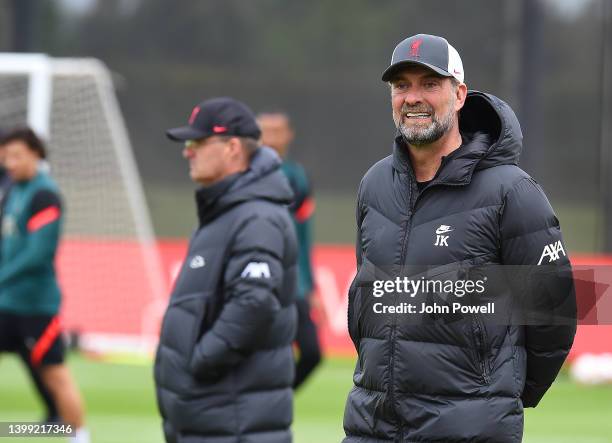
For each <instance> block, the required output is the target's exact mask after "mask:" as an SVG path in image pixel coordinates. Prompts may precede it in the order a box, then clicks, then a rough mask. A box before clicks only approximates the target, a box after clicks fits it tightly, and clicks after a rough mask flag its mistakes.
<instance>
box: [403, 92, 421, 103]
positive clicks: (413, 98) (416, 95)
mask: <svg viewBox="0 0 612 443" xmlns="http://www.w3.org/2000/svg"><path fill="white" fill-rule="evenodd" d="M422 101H423V95H422V94H421V91H419V90H418V89H416V88H411V89H410V90H409V91H406V94H405V95H404V103H406V104H407V105H409V106H414V105H417V104H419V103H421V102H422Z"/></svg>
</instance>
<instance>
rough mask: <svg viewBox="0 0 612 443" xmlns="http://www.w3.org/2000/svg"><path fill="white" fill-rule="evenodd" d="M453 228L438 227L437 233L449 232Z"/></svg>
mask: <svg viewBox="0 0 612 443" xmlns="http://www.w3.org/2000/svg"><path fill="white" fill-rule="evenodd" d="M451 231H452V229H447V228H438V229H436V234H445V233H447V232H451Z"/></svg>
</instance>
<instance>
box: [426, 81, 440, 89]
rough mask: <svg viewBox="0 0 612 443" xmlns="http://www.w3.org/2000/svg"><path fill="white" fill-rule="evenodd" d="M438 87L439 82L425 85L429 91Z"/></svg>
mask: <svg viewBox="0 0 612 443" xmlns="http://www.w3.org/2000/svg"><path fill="white" fill-rule="evenodd" d="M436 86H438V82H426V83H425V87H426V88H429V89H431V88H435V87H436Z"/></svg>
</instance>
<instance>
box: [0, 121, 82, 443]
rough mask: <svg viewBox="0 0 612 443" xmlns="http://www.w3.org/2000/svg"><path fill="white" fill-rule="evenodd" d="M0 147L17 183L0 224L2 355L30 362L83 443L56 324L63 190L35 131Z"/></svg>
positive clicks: (78, 403)
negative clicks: (51, 173)
mask: <svg viewBox="0 0 612 443" xmlns="http://www.w3.org/2000/svg"><path fill="white" fill-rule="evenodd" d="M0 144H2V145H3V146H4V149H5V150H6V153H5V156H6V158H5V167H6V169H7V171H8V173H9V174H10V176H11V179H12V181H13V185H12V187H11V190H10V192H9V194H8V196H7V197H6V201H5V202H4V205H3V207H4V211H3V216H2V245H1V246H2V247H1V250H2V254H1V257H0V351H11V352H18V353H19V354H20V355H21V354H25V355H27V357H28V359H29V362H30V364H31V366H32V367H33V368H34V370H35V371H37V372H38V374H39V375H40V378H41V380H42V382H43V384H44V385H45V387H46V388H47V389H48V390H49V392H50V393H51V395H52V396H53V399H54V400H55V402H56V404H57V408H58V411H59V415H60V417H61V418H62V420H63V421H64V423H67V424H70V425H72V426H73V427H74V429H75V430H76V435H75V436H74V437H71V441H73V442H75V443H86V442H89V433H88V431H87V430H86V429H85V428H84V410H83V404H82V400H81V397H80V394H79V391H78V389H77V387H76V384H75V382H74V379H73V378H72V375H71V373H70V371H69V369H68V367H67V366H66V365H65V364H64V352H65V350H64V344H63V342H62V337H61V329H60V321H59V317H58V312H59V308H60V298H61V296H60V289H59V287H58V284H57V279H56V275H55V264H54V261H55V255H56V252H57V247H58V244H59V240H60V235H61V225H62V204H61V201H60V197H59V189H58V188H57V185H56V184H55V182H54V181H53V179H52V178H51V177H50V176H49V174H48V173H46V172H44V171H43V170H42V169H41V168H40V163H41V162H42V161H43V160H44V159H45V158H46V150H45V147H44V144H43V143H42V141H41V140H40V139H39V138H38V137H37V136H36V134H34V132H33V131H32V130H31V129H28V128H23V129H15V130H13V131H11V132H9V133H8V134H6V135H5V136H4V137H3V139H2V141H0Z"/></svg>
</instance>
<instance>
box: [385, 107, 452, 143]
mask: <svg viewBox="0 0 612 443" xmlns="http://www.w3.org/2000/svg"><path fill="white" fill-rule="evenodd" d="M407 112H428V113H429V114H430V115H431V123H430V124H429V125H428V126H426V127H423V126H419V125H417V126H407V125H405V124H404V120H403V116H404V115H406V113H407ZM454 123H455V110H454V109H453V106H452V99H451V100H449V109H448V112H447V113H446V114H445V115H444V116H443V117H442V118H441V119H440V118H438V117H437V115H435V114H434V112H433V109H432V108H429V109H426V110H424V109H418V108H410V107H408V106H406V105H404V106H402V110H401V114H400V116H399V119H398V121H397V122H396V127H397V129H398V130H399V132H400V133H401V134H402V137H403V138H404V140H405V141H406V143H408V144H409V145H410V146H415V147H421V146H426V145H429V144H431V143H433V142H435V141H436V140H439V139H440V138H441V137H442V136H443V135H444V134H446V133H447V132H448V131H450V130H451V129H452V128H453V125H454Z"/></svg>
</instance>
